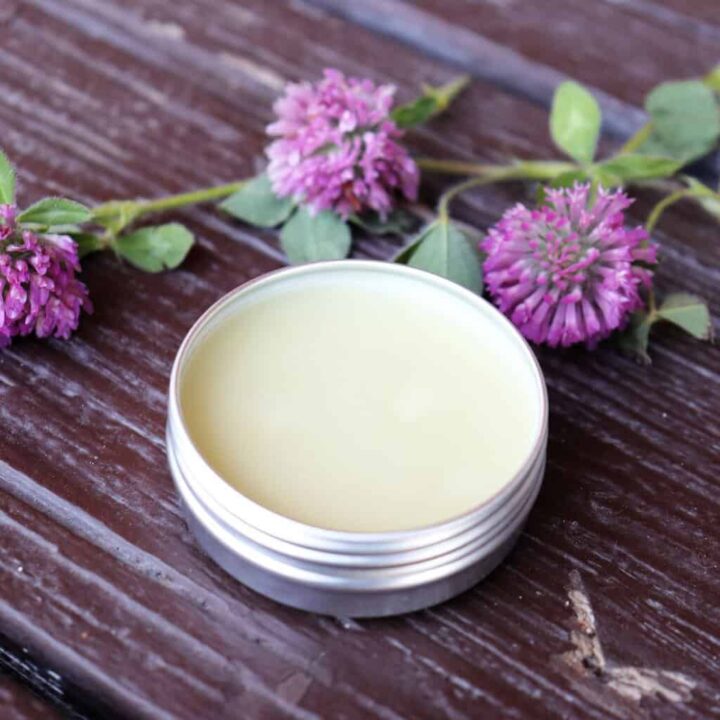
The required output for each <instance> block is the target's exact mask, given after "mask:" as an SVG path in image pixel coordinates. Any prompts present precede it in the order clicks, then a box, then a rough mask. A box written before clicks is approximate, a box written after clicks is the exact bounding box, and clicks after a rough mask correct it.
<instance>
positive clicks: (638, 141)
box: [618, 122, 653, 155]
mask: <svg viewBox="0 0 720 720" xmlns="http://www.w3.org/2000/svg"><path fill="white" fill-rule="evenodd" d="M652 132H653V124H652V122H648V123H645V124H644V125H643V126H642V127H641V128H640V129H639V130H638V131H637V132H636V133H635V134H634V135H633V136H632V137H631V138H630V139H629V140H628V141H627V142H626V143H625V144H624V145H623V146H622V147H621V148H620V152H619V153H618V155H627V154H628V153H633V152H635V151H636V150H637V149H638V148H639V147H640V146H641V145H642V144H644V143H645V141H646V140H647V139H648V138H649V137H650V135H652Z"/></svg>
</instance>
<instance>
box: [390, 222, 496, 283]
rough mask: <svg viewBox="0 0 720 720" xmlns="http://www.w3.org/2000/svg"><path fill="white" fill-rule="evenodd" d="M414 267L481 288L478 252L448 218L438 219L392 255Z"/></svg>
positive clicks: (396, 260)
mask: <svg viewBox="0 0 720 720" xmlns="http://www.w3.org/2000/svg"><path fill="white" fill-rule="evenodd" d="M395 262H401V263H404V264H406V265H409V266H410V267H414V268H417V269H418V270H427V271H428V272H431V273H434V274H435V275H440V276H441V277H444V278H447V279H448V280H452V281H453V282H456V283H458V285H462V286H463V287H466V288H468V289H469V290H472V291H473V292H477V293H481V292H482V288H483V281H482V265H481V263H480V255H479V253H478V252H477V250H476V249H475V248H474V247H473V246H472V245H471V244H470V241H469V240H468V239H467V237H466V236H465V235H464V234H463V233H462V232H461V231H460V230H458V228H457V227H456V226H455V225H454V224H453V223H452V222H450V221H449V220H444V219H442V218H438V219H437V220H436V221H435V222H434V223H432V224H431V225H428V226H427V227H426V228H425V229H424V230H423V231H422V232H421V233H420V234H419V235H418V236H417V237H416V238H415V240H414V241H413V242H412V243H411V244H410V245H409V246H408V247H407V248H405V249H404V250H401V251H400V253H399V254H398V255H397V256H396V257H395Z"/></svg>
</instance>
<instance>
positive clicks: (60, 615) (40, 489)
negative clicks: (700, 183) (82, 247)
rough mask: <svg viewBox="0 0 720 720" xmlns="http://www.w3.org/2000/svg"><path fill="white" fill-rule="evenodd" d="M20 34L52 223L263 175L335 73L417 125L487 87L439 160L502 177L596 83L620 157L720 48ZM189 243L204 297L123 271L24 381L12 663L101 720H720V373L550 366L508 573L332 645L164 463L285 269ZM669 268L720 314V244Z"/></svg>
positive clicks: (595, 30)
mask: <svg viewBox="0 0 720 720" xmlns="http://www.w3.org/2000/svg"><path fill="white" fill-rule="evenodd" d="M0 22H2V44H1V45H0V59H1V62H2V73H1V74H0V123H1V127H2V145H3V146H4V147H5V149H6V150H7V151H8V153H9V154H11V156H12V157H13V158H14V160H15V161H16V162H17V163H18V165H19V167H20V173H19V177H20V191H21V197H22V200H23V201H24V202H25V203H27V202H29V201H31V200H34V199H36V198H38V197H39V196H41V195H43V194H47V193H51V194H52V193H56V194H60V193H62V194H69V195H73V196H75V197H77V198H78V199H79V200H82V201H86V202H90V203H95V202H100V201H103V200H106V199H110V198H117V197H134V196H156V195H161V194H166V193H169V192H177V191H180V190H182V189H186V188H187V189H189V188H192V187H194V186H203V185H209V184H212V183H219V182H222V181H229V180H233V179H236V178H240V177H244V176H247V175H249V174H251V173H252V172H253V171H254V170H255V169H256V168H257V167H258V165H259V164H260V163H261V162H262V160H261V158H262V147H263V145H264V142H265V138H264V131H263V128H264V126H265V124H266V123H267V122H268V120H269V119H270V117H271V103H272V101H273V98H274V97H276V95H277V93H278V91H279V90H280V89H281V88H282V86H283V83H284V82H285V81H286V80H287V79H297V78H315V77H317V76H318V75H319V73H320V71H321V69H322V68H323V67H325V66H336V67H339V68H340V69H342V70H344V71H347V72H350V73H355V74H360V75H369V76H371V77H374V78H377V79H383V80H389V81H392V82H395V83H396V84H397V85H398V87H399V88H400V95H401V97H402V98H403V99H408V98H410V97H412V95H413V93H414V91H415V89H416V88H417V86H418V85H419V83H420V82H422V81H429V82H440V81H445V80H447V79H448V78H450V77H451V76H452V75H454V74H457V72H458V71H459V70H462V71H466V72H470V73H471V74H473V75H474V76H475V78H476V79H475V82H474V83H473V85H472V87H471V88H470V90H469V91H468V92H467V93H466V94H465V95H464V96H463V97H462V99H461V100H460V101H459V102H458V103H457V105H456V106H455V107H454V108H453V110H452V111H451V112H450V113H449V114H447V115H446V116H444V117H442V118H439V119H438V120H436V121H435V122H433V123H432V125H431V126H429V127H427V128H426V129H423V130H421V131H419V132H417V133H414V134H413V136H412V139H411V141H410V142H411V145H412V148H413V150H414V151H417V152H419V153H423V154H427V155H434V156H445V157H448V156H452V157H456V158H458V159H472V158H474V159H481V160H485V161H495V160H501V159H503V158H506V157H508V156H518V157H533V156H537V157H541V156H546V157H551V156H552V154H553V150H552V147H551V144H550V141H549V138H548V133H547V131H546V109H547V105H548V103H549V98H550V96H551V92H552V89H553V87H554V85H555V84H556V83H557V82H558V81H559V79H561V78H563V77H565V76H566V75H570V76H573V77H575V78H577V79H579V80H580V81H583V82H586V83H588V84H589V85H591V86H593V87H594V88H595V89H596V90H597V91H598V93H599V96H600V97H601V99H602V102H603V104H604V107H605V108H606V115H607V126H606V130H607V136H606V142H607V147H610V146H611V145H612V143H613V142H617V141H618V140H619V139H621V138H622V137H626V136H627V135H628V134H629V132H631V131H632V130H633V129H634V128H636V127H637V125H638V123H639V122H641V121H642V114H641V112H640V110H639V108H640V107H641V104H642V97H643V95H644V93H645V92H646V91H647V90H648V89H650V88H651V87H652V86H653V85H654V84H656V83H657V82H659V81H661V80H663V79H667V78H668V77H672V76H675V77H687V76H693V75H698V74H701V73H703V72H704V71H705V70H706V69H708V68H709V67H711V66H712V65H713V64H715V63H716V62H717V61H718V59H719V58H718V53H717V50H718V47H720V10H718V7H717V2H716V0H695V1H694V2H693V3H692V4H690V3H686V2H683V0H631V1H628V2H624V3H619V2H617V1H616V0H596V2H592V3H590V2H580V1H579V0H543V1H542V2H541V1H540V0H532V1H530V0H524V1H523V2H520V0H502V1H500V0H492V1H491V0H487V1H486V2H479V1H477V0H475V1H472V0H445V1H444V2H440V1H439V0H421V1H420V2H416V3H410V2H398V1H391V0H363V2H355V3H349V2H343V1H342V0H314V1H311V0H308V1H304V0H294V1H290V0H288V1H287V2H280V1H276V2H262V0H247V1H245V2H243V3H236V2H231V1H230V0H225V1H224V2H222V1H220V0H174V1H173V2H170V1H169V0H131V1H125V2H120V0H63V2H58V1H57V0H33V1H32V2H22V1H21V0H16V1H15V2H13V1H12V0H4V1H3V2H2V3H0ZM705 170H706V171H707V172H710V173H712V172H713V171H712V168H711V167H710V166H709V165H708V166H706V167H705ZM443 182H444V180H443V179H440V178H428V180H427V182H426V183H425V193H426V194H425V200H426V201H427V202H431V201H432V199H433V198H434V197H435V196H436V192H437V190H438V189H440V188H441V187H442V183H443ZM523 192H524V191H523V189H522V188H520V187H505V188H493V189H484V190H482V191H481V192H477V193H475V194H471V195H469V196H467V198H466V200H465V201H464V202H463V203H459V204H458V213H459V214H460V215H461V216H462V217H463V218H464V219H465V220H467V221H468V222H472V223H474V224H476V225H477V226H479V227H480V228H484V227H487V225H488V224H489V223H491V222H492V221H494V220H495V219H496V218H497V217H498V215H499V213H500V212H501V211H502V209H503V208H504V207H506V206H507V205H508V204H509V203H510V202H512V201H514V200H517V199H518V198H521V197H522V196H523ZM653 199H655V198H653V197H652V196H651V195H649V194H647V193H645V194H643V195H642V196H641V199H640V201H639V202H638V205H637V211H636V212H637V215H638V217H640V215H641V214H643V213H645V212H646V211H647V208H648V206H649V203H650V202H652V201H653ZM180 219H181V220H183V221H185V222H187V223H188V224H189V225H190V227H191V228H192V229H193V231H194V232H195V233H196V235H197V237H198V239H199V244H198V246H197V247H196V249H194V250H193V251H192V253H191V255H190V257H189V259H188V261H187V263H186V264H185V265H184V266H183V268H182V269H181V270H179V271H177V272H172V273H168V274H165V275H162V276H150V275H145V274H142V273H141V272H139V271H135V270H133V269H131V268H130V267H127V266H124V265H121V264H120V263H119V262H117V261H116V260H115V259H113V258H112V257H94V258H92V259H90V260H89V261H88V262H87V263H86V278H87V282H88V284H89V287H90V290H91V292H92V296H93V299H94V302H95V306H96V312H95V314H94V315H93V316H92V317H91V318H88V319H86V320H85V321H84V322H83V324H82V327H81V330H80V332H79V333H78V334H77V335H76V336H75V337H74V338H73V339H72V341H70V342H36V341H32V340H28V341H24V342H18V343H16V344H15V345H13V347H12V348H11V349H10V350H8V351H5V352H2V353H1V354H0V419H1V421H2V434H1V435H0V438H1V439H0V647H1V648H2V650H1V651H0V663H2V665H3V666H5V667H7V668H10V669H11V670H13V671H14V672H16V673H20V674H21V675H22V676H23V679H24V681H25V682H30V683H33V684H34V685H35V687H36V688H38V689H39V691H40V692H42V693H44V694H45V696H46V697H47V698H49V699H52V700H54V701H56V702H61V703H64V704H65V707H66V709H67V708H74V710H75V711H76V712H77V714H78V716H82V715H84V716H87V717H99V718H111V717H115V716H117V717H126V718H192V719H193V720H198V719H202V720H205V719H212V720H216V719H219V720H223V719H231V718H232V719H234V718H276V717H277V718H297V719H298V720H299V719H303V720H304V719H310V718H358V719H366V718H382V719H384V720H396V719H398V718H413V719H414V720H419V719H421V718H433V719H436V718H546V717H547V718H560V717H562V718H598V719H599V718H636V717H637V718H642V717H652V718H698V719H707V718H711V717H720V637H719V635H720V615H719V611H718V599H719V598H720V567H719V562H720V540H719V537H718V534H719V531H718V527H719V526H720V511H719V504H718V496H719V494H720V493H719V492H718V490H719V482H718V480H719V478H720V472H719V471H720V463H719V461H718V458H719V456H720V422H719V421H718V410H720V360H719V357H718V350H717V348H715V347H712V346H711V345H707V344H700V343H698V342H695V341H692V340H690V339H688V338H686V337H684V336H681V335H680V334H679V333H676V332H673V331H671V330H668V329H663V330H662V332H660V333H658V338H657V341H656V342H655V343H654V352H653V357H654V365H653V366H652V367H649V368H647V367H640V366H636V365H634V364H633V363H632V362H630V361H628V360H627V359H625V358H623V357H622V356H620V355H619V354H617V353H616V352H615V351H614V350H613V349H612V348H610V347H603V348H601V349H600V350H598V351H597V352H595V353H589V352H586V351H584V350H581V349H579V350H571V351H566V352H546V351H541V352H539V357H540V361H541V363H542V366H543V369H544V371H545V373H546V376H547V381H548V385H549V392H550V401H551V437H550V446H549V466H548V470H547V476H546V480H545V484H544V487H543V489H542V492H541V494H540V497H539V500H538V503H537V506H536V507H535V509H534V511H533V512H532V514H531V517H530V520H529V523H528V525H527V529H526V531H525V533H524V535H523V536H522V538H521V540H520V542H519V544H518V546H517V549H516V550H515V551H514V552H513V553H512V555H511V556H510V558H509V559H508V560H507V562H505V563H504V564H503V565H502V566H501V567H500V568H499V569H498V570H497V571H496V572H494V573H493V574H492V576H491V577H489V578H488V579H487V580H486V581H485V582H483V583H482V584H480V585H479V586H478V587H476V588H475V589H473V590H471V591H470V592H468V593H466V594H464V595H463V596H461V597H459V598H457V599H456V600H453V601H452V602H448V603H446V604H445V605H443V606H441V607H437V608H435V609H432V610H428V611H425V612H418V613H415V614H413V615H411V616H408V617H402V618H396V619H390V620H377V621H361V622H352V621H344V620H337V619H332V618H328V617H316V616H312V615H309V614H304V613H302V612H296V611H293V610H290V609H287V608H285V607H281V606H279V605H277V604H275V603H274V602H272V601H270V600H266V599H264V598H262V597H260V596H258V595H256V594H255V593H254V592H252V591H250V590H248V589H246V588H245V587H243V586H242V585H241V584H239V583H237V582H235V581H234V580H232V579H231V578H230V577H229V576H227V575H226V574H225V573H224V572H223V571H221V570H220V569H218V567H216V566H215V565H214V564H213V563H212V562H210V561H209V560H208V559H207V558H206V557H205V556H204V555H203V553H202V552H201V551H200V550H199V549H198V548H197V546H196V545H195V543H194V542H193V540H192V538H191V537H190V535H189V534H188V531H187V529H186V526H185V524H184V522H183V520H182V518H181V516H180V513H179V509H178V503H177V497H176V493H175V491H174V489H173V485H172V482H171V479H170V475H169V473H168V471H167V469H166V466H165V450H164V442H163V429H164V421H165V391H166V385H167V381H168V374H169V370H170V365H171V362H172V359H173V356H174V353H175V350H176V348H177V346H178V344H179V342H180V340H181V338H182V336H183V335H184V333H185V332H186V331H187V329H188V328H189V326H190V325H191V324H192V322H193V320H194V319H195V318H196V317H197V316H198V315H199V314H200V312H201V311H202V310H203V309H204V308H206V307H207V306H208V305H209V304H210V303H211V302H212V301H214V300H215V299H217V298H218V297H219V296H220V295H221V294H222V293H224V292H225V291H227V290H229V289H230V288H232V287H234V286H236V285H238V284H239V283H242V282H243V281H245V280H247V279H248V278H251V277H254V276H257V275H259V274H261V273H263V272H266V271H268V270H271V269H273V268H276V267H278V266H280V265H281V264H282V263H283V257H282V255H281V253H280V252H279V251H278V246H277V239H276V237H275V236H274V235H273V234H272V233H265V232H256V231H254V230H251V229H249V228H248V227H245V226H242V225H240V224H238V223H234V222H231V221H229V220H227V219H224V218H222V217H220V216H219V215H218V214H217V213H216V212H214V211H213V210H212V209H211V208H207V207H203V208H197V209H193V210H191V211H188V212H184V213H181V214H180ZM657 239H658V240H659V241H660V242H661V243H662V246H663V259H664V261H663V264H662V266H661V268H660V271H659V285H660V288H661V290H663V291H669V290H673V289H686V290H689V291H691V292H696V293H698V294H701V295H703V296H705V297H706V298H708V299H709V300H710V302H711V306H712V309H713V311H714V312H715V314H717V313H718V312H719V311H720V244H719V243H718V227H717V224H716V223H714V222H713V221H712V220H711V219H709V218H708V217H706V216H704V215H703V214H702V213H701V212H700V211H699V210H698V209H696V208H695V207H690V206H678V207H677V209H674V210H673V211H672V212H670V213H669V214H668V215H667V217H666V219H665V220H664V221H663V223H662V224H661V228H660V230H659V231H658V232H657ZM397 242H398V241H393V240H383V241H377V240H373V241H369V240H362V241H360V242H359V243H358V245H357V251H356V254H357V256H359V257H378V258H385V257H388V256H389V255H390V254H391V253H392V252H393V251H394V250H395V248H396V246H397ZM600 647H601V648H602V653H603V654H602V655H601V654H600V653H601V650H600ZM11 682H12V684H10V683H11ZM38 702H39V701H37V700H35V699H34V698H33V697H32V696H30V695H27V694H26V691H25V690H23V689H21V688H20V686H18V685H16V684H15V681H10V680H8V679H7V678H6V677H2V678H0V704H1V705H2V707H0V715H1V716H2V717H3V718H8V717H9V718H48V717H52V715H51V714H50V713H51V711H50V710H49V709H48V708H46V707H45V706H43V707H42V708H41V707H39V705H38Z"/></svg>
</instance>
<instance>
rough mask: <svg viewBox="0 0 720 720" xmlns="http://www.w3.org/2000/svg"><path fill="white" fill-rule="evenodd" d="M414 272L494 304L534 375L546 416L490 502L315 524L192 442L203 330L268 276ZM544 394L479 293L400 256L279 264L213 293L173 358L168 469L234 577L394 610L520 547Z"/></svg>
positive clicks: (341, 606)
mask: <svg viewBox="0 0 720 720" xmlns="http://www.w3.org/2000/svg"><path fill="white" fill-rule="evenodd" d="M343 267H348V268H350V267H352V269H353V271H358V270H361V271H364V270H367V271H368V272H373V273H379V272H381V273H410V274H412V275H413V276H414V277H416V278H421V279H422V281H423V282H424V283H427V285H428V289H429V291H434V292H438V291H439V292H444V293H453V294H455V295H461V296H462V298H463V299H464V300H465V301H466V302H469V303H472V304H474V305H475V306H476V307H477V308H478V311H479V315H487V314H488V313H493V314H495V315H497V316H499V317H500V318H501V321H502V322H504V323H507V325H508V327H509V328H510V329H511V330H512V332H513V333H515V334H516V335H517V339H518V346H519V348H520V351H521V352H524V353H525V354H526V356H527V362H528V363H529V366H530V367H532V368H533V371H534V373H535V374H536V379H537V398H536V399H535V401H536V402H537V403H538V404H539V407H540V415H541V426H540V428H539V431H538V434H537V437H536V438H535V441H534V444H533V449H532V452H531V453H530V455H529V456H528V457H527V458H526V460H525V463H524V464H523V466H522V468H521V470H520V472H519V473H518V474H517V475H516V476H515V477H514V478H511V479H509V480H508V483H507V484H506V485H505V486H504V487H503V489H502V490H501V491H500V492H499V493H498V494H497V495H495V496H494V497H492V498H491V499H490V500H488V501H487V502H485V503H483V504H481V505H479V506H477V507H474V508H473V509H471V510H470V511H468V512H467V513H465V514H464V515H461V516H459V517H456V518H454V519H452V520H449V521H447V522H443V523H440V524H436V525H432V526H428V527H423V528H419V529H416V530H404V531H396V532H383V533H363V532H341V531H335V530H326V529H322V528H316V527H311V526H309V525H305V524H302V523H299V522H297V521H295V520H292V519H289V518H287V517H284V516H281V515H279V514H277V513H274V512H272V511H270V510H268V509H267V508H264V507H262V506H260V505H258V504H257V503H255V502H253V501H251V500H250V499H249V498H247V497H245V496H244V495H242V494H241V493H240V492H239V491H237V490H236V489H234V488H233V487H231V486H230V485H229V484H228V483H226V482H225V481H224V480H223V479H222V478H221V477H219V476H218V475H217V474H216V473H215V472H214V471H213V470H212V469H211V467H210V466H209V465H208V464H207V463H206V462H205V460H204V459H203V458H202V456H201V455H200V453H199V452H198V450H197V448H196V447H195V446H194V444H193V442H192V441H191V439H190V437H189V435H188V432H187V429H186V427H185V423H184V421H183V417H182V409H181V406H180V388H179V384H180V378H181V376H182V373H183V368H184V365H185V362H186V359H187V358H188V356H189V355H190V353H191V352H192V349H193V347H195V346H196V344H197V343H200V342H202V339H203V336H204V333H205V332H206V331H207V330H208V329H209V328H210V327H215V326H216V324H217V323H221V322H222V318H223V317H226V316H227V313H232V312H233V311H234V309H235V308H236V307H237V306H238V305H239V304H241V302H242V301H243V300H245V299H247V297H248V296H249V295H251V294H253V293H255V292H256V291H257V290H258V289H260V288H261V287H262V286H266V285H267V284H269V283H282V282H284V281H285V280H286V279H287V278H290V277H297V275H298V274H311V275H312V274H323V273H326V272H338V271H340V270H342V269H343ZM547 413H548V410H547V393H546V389H545V383H544V380H543V376H542V372H541V370H540V368H539V366H538V364H537V361H536V360H535V356H534V355H533V353H532V351H531V350H530V348H529V347H528V346H527V344H526V343H525V342H524V340H523V339H522V338H521V337H520V335H519V334H518V333H517V331H516V330H515V329H514V328H513V327H512V325H511V324H510V323H509V321H507V320H506V319H505V318H504V317H503V316H501V315H500V313H498V311H497V310H495V308H493V307H492V306H491V305H490V304H489V303H487V302H486V301H485V300H483V299H482V298H480V297H478V296H477V295H474V294H473V293H470V292H468V291H467V290H465V289H463V288H461V287H460V286H458V285H456V284H454V283H451V282H449V281H447V280H444V279H442V278H439V277H437V276H435V275H431V274H429V273H425V272H421V271H418V270H413V269H411V268H407V267H405V266H401V265H393V264H390V263H381V262H376V261H361V260H348V261H338V262H330V263H315V264H312V265H305V266H302V267H296V268H289V269H284V270H279V271H276V272H273V273H270V274H268V275H265V276H263V277H261V278H258V279H256V280H252V281H250V282H248V283H246V284H245V285H242V286H241V287H239V288H237V289H236V290H234V291H232V292H230V293H229V294H228V295H226V296H225V297H223V298H222V299H220V300H219V301H218V302H217V303H215V304H214V305H213V306H212V307H211V308H210V309H209V310H208V311H207V312H206V313H205V314H204V315H203V316H202V317H201V318H200V319H199V320H198V321H197V322H196V323H195V325H194V326H193V328H192V329H191V330H190V332H189V333H188V335H187V336H186V338H185V340H184V342H183V343H182V345H181V347H180V349H179V351H178V354H177V356H176V358H175V363H174V365H173V370H172V376H171V379H170V393H169V406H168V423H167V453H168V459H169V464H170V470H171V472H172V476H173V478H174V480H175V484H176V486H177V489H178V491H179V493H180V497H181V501H182V505H183V509H184V511H185V514H186V517H187V520H188V524H189V525H190V527H191V528H192V530H193V532H194V534H195V536H196V537H197V540H198V542H199V543H200V545H201V546H202V547H203V548H204V550H205V551H206V552H207V554H208V555H210V557H212V558H213V559H214V560H215V561H216V562H217V563H219V564H220V565H221V566H222V567H223V568H224V569H225V570H227V571H228V572H229V573H230V574H231V575H232V576H233V577H235V578H237V579H238V580H240V581H241V582H243V583H245V584H246V585H248V586H250V587H251V588H253V589H255V590H257V591H258V592H260V593H262V594H263V595H267V596H269V597H271V598H274V599H275V600H277V601H279V602H281V603H285V604H287V605H291V606H293V607H297V608H301V609H303V610H309V611H312V612H317V613H324V614H328V615H335V616H338V617H378V616H385V615H396V614H400V613H405V612H410V611H412V610H418V609H420V608H424V607H428V606H430V605H435V604H437V603H440V602H442V601H444V600H447V599H449V598H451V597H453V596H455V595H457V594H458V593H460V592H462V591H464V590H466V589H468V588H469V587H471V586H472V585H474V584H475V583H476V582H477V581H478V580H480V579H481V578H483V577H484V576H485V575H487V574H488V573H489V572H490V571H491V570H493V569H494V568H495V567H496V566H497V565H498V563H499V562H500V561H501V560H502V559H503V558H504V557H505V555H506V554H507V553H508V552H509V551H510V549H511V548H512V546H513V544H514V542H515V540H516V539H517V537H518V535H519V533H520V531H521V529H522V526H523V524H524V522H525V519H526V518H527V515H528V513H529V511H530V508H531V506H532V504H533V502H534V500H535V498H536V496H537V493H538V491H539V489H540V485H541V482H542V477H543V473H544V469H545V453H546V445H547Z"/></svg>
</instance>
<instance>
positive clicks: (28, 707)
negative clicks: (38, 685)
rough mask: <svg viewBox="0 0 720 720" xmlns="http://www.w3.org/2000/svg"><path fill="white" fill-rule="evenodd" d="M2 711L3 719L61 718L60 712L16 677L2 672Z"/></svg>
mask: <svg viewBox="0 0 720 720" xmlns="http://www.w3.org/2000/svg"><path fill="white" fill-rule="evenodd" d="M0 713H1V714H2V718H3V720H40V719H42V720H59V718H60V713H59V712H58V711H57V710H56V709H55V708H54V707H53V706H52V705H50V704H49V703H48V702H47V700H43V699H42V698H40V697H38V696H37V695H35V694H34V693H33V692H32V691H31V690H30V689H29V688H28V687H27V686H25V685H23V684H21V683H20V682H19V681H18V680H17V679H16V678H14V677H11V676H9V675H4V674H2V673H0Z"/></svg>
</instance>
